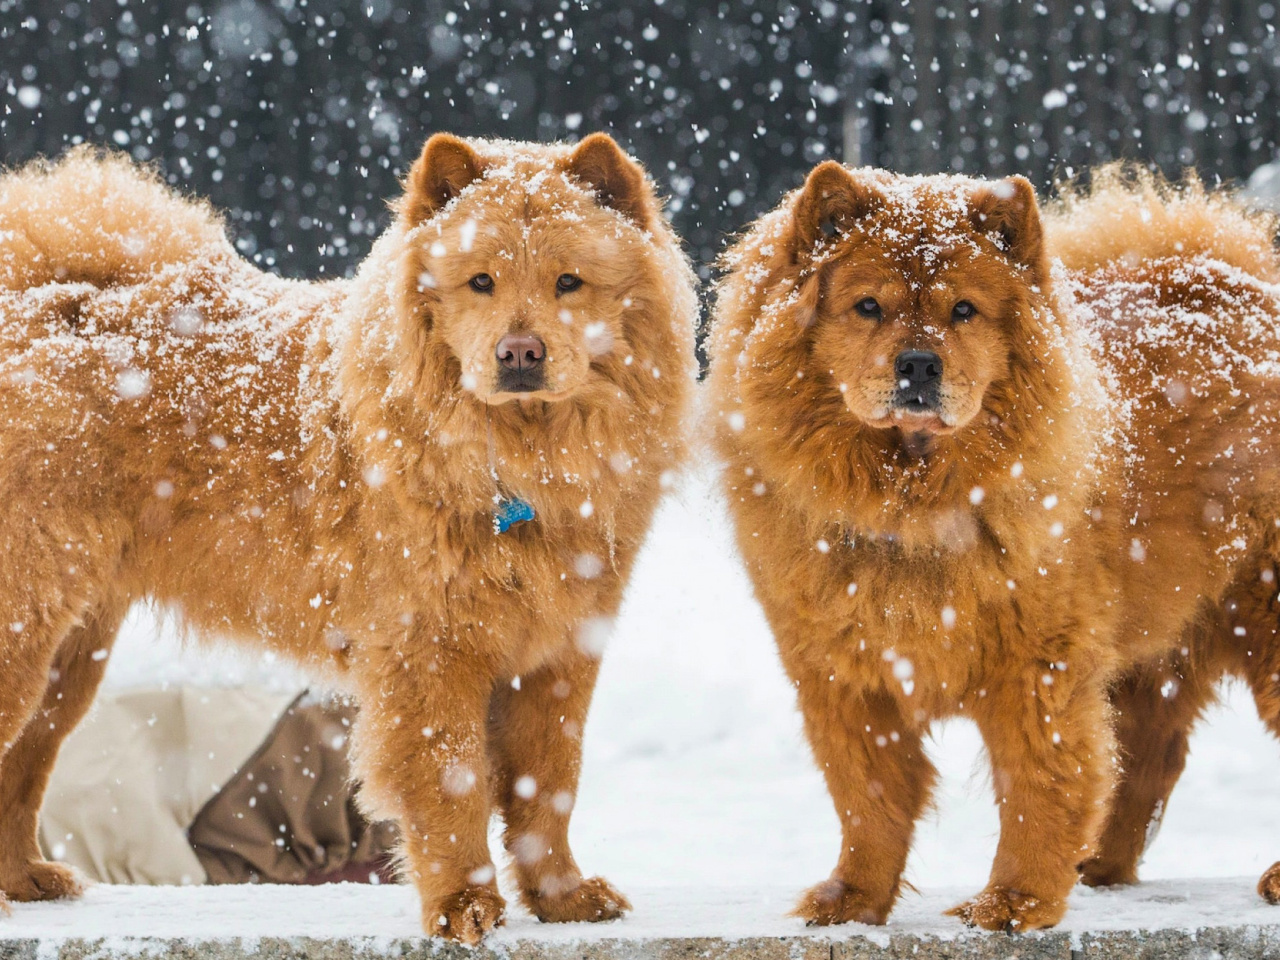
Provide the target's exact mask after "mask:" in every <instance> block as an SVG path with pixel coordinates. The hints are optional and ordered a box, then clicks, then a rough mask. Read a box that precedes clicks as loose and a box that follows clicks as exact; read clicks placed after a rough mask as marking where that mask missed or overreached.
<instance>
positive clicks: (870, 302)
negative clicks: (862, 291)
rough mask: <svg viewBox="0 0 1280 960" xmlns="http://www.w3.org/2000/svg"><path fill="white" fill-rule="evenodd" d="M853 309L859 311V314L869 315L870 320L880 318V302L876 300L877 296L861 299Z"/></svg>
mask: <svg viewBox="0 0 1280 960" xmlns="http://www.w3.org/2000/svg"><path fill="white" fill-rule="evenodd" d="M853 309H854V310H856V311H858V313H859V315H861V316H864V317H867V318H868V319H870V320H879V319H880V316H881V314H880V304H879V303H877V302H876V298H875V297H867V299H865V300H859V301H858V302H857V303H855V304H854V305H853Z"/></svg>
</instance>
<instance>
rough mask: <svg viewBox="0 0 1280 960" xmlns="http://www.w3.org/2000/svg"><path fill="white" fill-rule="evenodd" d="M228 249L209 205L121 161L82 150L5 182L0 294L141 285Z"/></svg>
mask: <svg viewBox="0 0 1280 960" xmlns="http://www.w3.org/2000/svg"><path fill="white" fill-rule="evenodd" d="M228 247H229V244H228V241H227V239H226V231H225V227H224V225H223V223H222V220H221V219H220V218H219V217H218V216H217V214H215V213H214V212H213V210H212V209H211V208H210V207H209V206H208V205H207V204H205V203H203V202H199V201H193V200H188V199H186V198H184V197H181V196H179V195H178V193H177V192H176V191H174V190H171V189H170V188H169V187H168V186H166V185H165V184H164V182H163V181H162V180H161V179H160V177H159V176H158V175H157V174H156V173H155V172H154V171H151V170H149V169H145V168H142V167H140V166H138V165H137V164H135V163H133V162H132V161H131V160H130V159H129V158H128V157H126V156H124V155H123V154H115V153H109V152H105V151H102V150H98V149H95V148H93V147H88V146H82V147H76V148H74V149H72V150H70V151H68V152H67V153H66V154H65V155H64V156H62V157H61V158H60V159H58V160H56V161H52V162H51V161H45V160H36V161H33V162H31V163H29V164H27V165H26V166H24V167H21V168H18V169H16V170H11V171H8V172H6V173H4V174H3V175H0V289H9V290H22V289H28V288H30V287H36V286H42V285H44V284H47V283H53V282H58V283H89V284H93V285H94V286H98V287H110V286H116V285H121V284H130V283H136V282H138V281H140V280H143V279H145V278H146V277H148V276H150V275H152V274H154V273H155V272H156V271H157V270H160V269H161V268H163V267H164V266H166V265H168V264H172V263H179V262H186V261H189V260H192V259H194V258H196V257H200V256H207V255H208V254H210V253H214V252H215V251H216V252H222V251H226V250H227V249H228Z"/></svg>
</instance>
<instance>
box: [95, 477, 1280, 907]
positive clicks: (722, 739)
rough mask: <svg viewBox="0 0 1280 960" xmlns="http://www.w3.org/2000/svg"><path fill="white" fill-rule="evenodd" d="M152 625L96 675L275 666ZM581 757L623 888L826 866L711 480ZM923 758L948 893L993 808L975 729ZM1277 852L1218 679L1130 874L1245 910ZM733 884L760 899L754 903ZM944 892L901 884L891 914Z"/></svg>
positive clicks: (663, 543)
mask: <svg viewBox="0 0 1280 960" xmlns="http://www.w3.org/2000/svg"><path fill="white" fill-rule="evenodd" d="M158 632H159V633H160V640H159V641H158V642H157V640H156V638H155V634H156V633H157V625H156V623H155V621H154V619H153V618H152V617H151V615H150V614H149V613H148V612H147V611H145V610H140V611H136V612H135V616H134V617H132V618H131V620H130V622H129V624H128V625H127V627H126V629H125V631H124V634H123V636H122V638H121V643H120V646H119V648H118V650H117V655H116V656H115V657H113V660H112V663H111V667H110V671H109V682H111V683H113V684H116V685H134V684H138V683H146V682H152V681H154V680H155V679H157V678H163V679H168V680H178V679H183V678H188V679H189V678H193V677H194V678H195V679H196V680H198V681H200V682H208V683H222V682H229V681H230V682H236V681H241V680H246V679H247V680H251V681H258V680H262V679H264V678H271V677H275V676H277V675H278V669H279V668H278V665H262V664H257V663H251V664H245V663H243V662H240V661H237V660H235V659H234V658H231V657H227V656H210V655H209V654H196V653H193V652H191V651H187V652H185V653H183V652H181V650H180V647H179V645H178V643H177V641H176V640H175V639H174V636H173V631H172V630H171V629H170V628H167V627H166V628H162V629H160V630H159V631H158ZM158 651H160V652H158ZM586 753H587V757H586V764H585V772H584V780H583V784H582V789H581V794H580V797H579V802H578V805H577V812H576V814H575V817H574V825H573V830H574V848H575V852H576V855H577V857H578V860H579V862H580V863H581V865H582V867H583V869H584V870H587V871H590V872H595V873H601V874H604V875H606V876H608V877H609V878H610V879H611V880H613V881H614V882H615V883H616V884H617V885H618V886H619V887H620V888H621V889H623V890H624V891H627V892H631V893H636V892H638V891H659V890H660V889H661V888H664V887H681V888H686V889H692V888H707V887H713V888H721V890H722V894H721V895H720V899H721V900H723V901H724V902H725V903H730V902H740V903H741V905H742V909H744V910H749V911H751V912H753V913H759V912H763V913H766V914H771V915H775V916H776V915H777V914H779V913H781V912H782V910H783V908H785V907H786V906H787V905H788V901H789V898H790V896H791V895H792V894H794V893H796V892H798V891H799V890H800V889H801V888H803V887H805V886H808V885H809V884H811V883H814V882H816V881H818V880H820V879H822V878H823V877H825V876H826V875H827V874H828V872H829V871H830V869H831V867H832V865H833V863H834V861H835V856H836V847H837V843H838V832H837V824H836V819H835V815H834V813H833V812H832V810H831V806H830V801H829V800H828V797H827V793H826V789H825V787H824V786H823V783H822V780H821V778H820V777H819V775H818V773H817V771H816V769H814V767H813V764H812V762H811V760H810V757H809V753H808V748H807V747H806V745H805V743H804V740H803V736H802V734H801V730H800V721H799V717H798V714H797V713H796V710H795V707H794V704H793V698H792V694H791V691H790V689H789V687H788V685H787V683H786V681H785V678H784V676H783V674H782V669H781V666H780V665H779V663H778V659H777V656H776V654H775V653H774V649H773V644H772V641H771V639H770V636H769V632H768V629H767V627H766V625H765V622H764V618H763V615H762V614H761V611H760V609H759V607H758V605H757V604H756V602H755V600H754V599H753V598H752V595H751V589H750V586H749V584H748V582H747V578H746V574H745V572H744V570H743V568H742V565H741V563H740V561H739V560H738V558H737V556H736V554H735V551H734V548H733V544H732V539H731V536H730V533H729V524H728V520H727V518H726V516H725V513H724V508H723V506H722V505H721V504H720V503H719V501H718V500H717V498H716V495H715V493H714V491H713V484H712V480H711V478H710V475H709V473H695V474H694V475H693V476H691V477H690V478H688V480H687V481H686V482H685V483H684V484H683V485H682V486H681V488H680V489H679V490H678V491H676V492H675V493H673V495H672V496H671V497H670V498H669V499H668V501H667V502H666V504H665V505H664V506H663V508H662V510H661V513H660V515H659V517H658V520H657V523H656V525H655V528H654V530H653V532H652V535H651V537H650V540H649V542H648V544H647V546H646V548H645V550H644V552H643V554H642V556H641V558H640V561H639V563H638V565H637V567H636V571H635V577H634V580H633V582H632V584H631V587H630V590H629V592H628V594H627V599H626V602H625V604H624V606H623V610H622V613H621V616H620V618H619V622H618V624H617V628H616V631H615V635H614V638H613V640H612V642H611V644H610V646H609V648H608V650H607V651H606V654H605V661H604V669H603V672H602V675H601V680H600V685H599V688H598V691H597V695H596V702H595V706H594V708H593V712H592V716H591V719H590V722H589V723H588V725H587V736H586ZM931 754H932V756H933V759H934V762H935V763H936V764H937V766H938V768H939V769H940V770H941V772H942V775H943V777H942V782H941V789H940V790H939V792H938V797H937V808H936V810H935V811H934V812H933V813H931V814H930V815H929V816H928V817H927V818H926V819H925V820H924V821H923V822H922V824H921V826H920V829H919V831H918V833H917V838H916V843H915V849H914V851H913V853H912V856H911V860H910V863H909V865H908V869H907V874H906V876H907V879H908V880H910V881H911V882H912V883H913V884H915V885H916V886H918V887H920V888H922V889H925V890H926V891H938V890H940V889H941V888H951V889H950V891H949V893H948V894H947V895H954V896H955V897H958V896H959V895H960V894H961V893H963V892H965V891H969V892H973V891H976V890H977V889H978V888H979V887H981V885H982V883H983V881H984V880H985V878H986V874H987V871H988V869H989V867H990V862H991V857H992V856H993V855H994V852H995V844H996V830H997V822H996V814H995V809H994V806H993V804H992V802H991V798H990V789H989V782H988V780H989V778H988V775H987V771H986V764H985V759H984V758H983V756H982V753H981V747H980V743H979V740H978V737H977V734H976V732H975V729H974V728H973V726H972V725H971V724H969V723H967V722H952V723H948V724H945V725H942V726H941V727H940V728H939V729H938V730H937V734H936V737H935V739H934V742H933V744H932V749H931ZM1277 859H1280V745H1277V743H1276V742H1275V741H1273V740H1272V739H1270V738H1269V737H1268V736H1267V734H1266V733H1265V731H1264V729H1263V727H1262V724H1261V722H1260V721H1259V720H1258V717H1257V713H1256V711H1255V710H1254V707H1253V703H1252V700H1251V699H1250V698H1249V696H1248V694H1247V692H1246V691H1245V690H1244V689H1243V688H1241V687H1239V686H1237V685H1234V684H1233V685H1230V686H1229V687H1228V689H1227V690H1226V695H1225V697H1224V700H1223V703H1222V705H1221V706H1219V707H1217V708H1215V709H1214V710H1213V711H1212V712H1211V713H1210V715H1209V717H1208V719H1207V721H1206V722H1205V723H1203V724H1202V725H1201V726H1200V727H1199V729H1198V730H1197V732H1196V734H1195V737H1194V739H1193V744H1192V750H1191V760H1190V763H1189V764H1188V767H1187V771H1186V773H1185V774H1184V776H1183V778H1182V782H1181V784H1180V785H1179V787H1178V789H1177V791H1176V792H1175V794H1174V796H1173V800H1172V802H1171V804H1170V806H1169V809H1168V812H1167V814H1166V816H1165V820H1164V826H1163V829H1162V831H1161V834H1160V836H1159V838H1158V839H1157V841H1156V843H1155V845H1154V847H1153V848H1152V849H1151V850H1150V851H1149V853H1148V855H1147V860H1146V864H1145V868H1144V871H1143V874H1144V877H1145V878H1147V879H1159V878H1184V879H1186V878H1206V877H1247V878H1251V879H1248V880H1240V881H1238V885H1239V886H1240V888H1241V889H1240V894H1241V898H1240V903H1241V905H1242V908H1243V905H1244V904H1246V903H1258V904H1260V901H1256V900H1250V899H1249V898H1250V897H1252V896H1253V893H1252V885H1253V883H1254V882H1256V878H1257V877H1258V876H1259V875H1260V874H1261V873H1262V871H1263V870H1264V869H1265V868H1266V867H1268V866H1270V865H1271V864H1272V863H1273V862H1275V861H1276V860H1277ZM1229 886H1230V885H1229ZM1158 889H1160V890H1163V886H1162V887H1160V888H1158ZM1231 889H1234V888H1233V887H1232V888H1231ZM734 890H738V891H757V892H758V895H756V899H755V902H756V903H757V904H758V906H757V907H756V909H755V910H752V909H751V907H750V906H749V901H750V899H751V895H748V894H743V896H744V897H746V899H745V900H742V899H739V900H734V897H733V894H732V891H734ZM101 895H104V896H105V895H106V894H105V893H104V894H101ZM315 895H317V896H318V894H315ZM353 895H354V894H353ZM1097 896H1099V895H1096V894H1090V893H1084V894H1083V898H1084V899H1086V900H1088V901H1089V902H1093V898H1096V897H1097ZM943 898H944V897H943V895H942V894H941V893H932V892H931V893H929V894H927V896H926V897H925V898H923V899H922V898H921V897H920V896H919V895H915V894H910V893H909V894H907V895H906V897H905V900H904V903H903V907H902V909H901V910H900V914H902V916H904V917H905V916H907V915H914V913H915V912H916V908H913V907H911V906H910V903H911V902H913V901H914V902H917V904H918V906H919V907H920V908H921V909H923V908H925V907H928V908H929V909H932V907H933V906H938V907H940V906H941V905H942V903H941V899H943ZM712 899H715V897H712ZM1077 899H1081V897H1078V898H1077ZM935 900H938V903H937V904H934V901H935ZM638 902H639V901H638ZM1099 902H1102V901H1099ZM904 911H905V912H904ZM935 912H936V911H935ZM1224 922H1225V920H1224ZM1254 922H1259V921H1258V920H1255V921H1254ZM1275 922H1280V908H1277V909H1276V913H1275Z"/></svg>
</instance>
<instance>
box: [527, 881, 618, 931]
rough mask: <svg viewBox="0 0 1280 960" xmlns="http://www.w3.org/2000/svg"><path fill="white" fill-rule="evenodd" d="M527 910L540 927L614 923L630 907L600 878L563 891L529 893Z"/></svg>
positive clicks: (607, 882)
mask: <svg viewBox="0 0 1280 960" xmlns="http://www.w3.org/2000/svg"><path fill="white" fill-rule="evenodd" d="M528 902H529V910H530V911H531V912H532V913H533V915H534V916H535V917H537V918H538V919H539V920H541V921H542V922H543V923H577V922H583V921H585V922H587V923H596V922H599V921H601V920H617V919H618V918H619V917H621V916H622V915H623V914H624V913H625V912H626V911H628V910H630V909H631V903H630V901H628V900H627V898H626V897H624V896H623V895H622V894H620V893H619V892H618V891H617V890H615V889H614V888H613V886H612V885H611V884H610V883H609V881H608V880H605V879H604V878H603V877H591V878H590V879H587V880H580V881H578V883H577V885H576V886H573V887H572V888H570V889H568V890H563V891H555V892H548V891H545V890H544V891H541V892H539V893H536V894H534V893H531V894H530V895H529V898H528Z"/></svg>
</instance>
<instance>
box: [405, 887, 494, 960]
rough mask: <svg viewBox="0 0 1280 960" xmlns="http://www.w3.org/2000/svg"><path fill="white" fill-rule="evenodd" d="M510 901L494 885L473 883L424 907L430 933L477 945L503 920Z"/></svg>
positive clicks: (424, 918)
mask: <svg viewBox="0 0 1280 960" xmlns="http://www.w3.org/2000/svg"><path fill="white" fill-rule="evenodd" d="M506 909H507V903H506V901H505V900H503V899H502V896H501V895H500V894H499V893H498V891H497V890H495V889H494V888H493V887H481V886H470V887H466V888H464V889H462V890H459V891H458V892H457V893H454V894H451V895H449V896H447V897H445V898H444V899H443V900H440V901H438V902H437V903H436V904H435V905H434V906H432V907H427V908H424V909H423V912H422V918H423V924H422V925H423V927H425V928H426V931H427V933H429V934H431V935H432V936H435V937H443V938H444V939H446V940H454V941H456V942H458V943H463V944H466V945H467V946H469V947H474V946H476V945H477V944H479V943H480V941H481V940H483V939H484V935H485V934H486V933H488V932H489V931H490V930H492V929H493V928H494V927H496V926H498V925H499V924H501V923H502V921H503V918H504V915H505V913H506Z"/></svg>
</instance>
